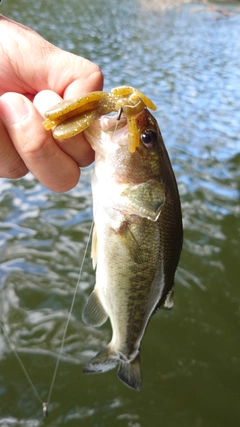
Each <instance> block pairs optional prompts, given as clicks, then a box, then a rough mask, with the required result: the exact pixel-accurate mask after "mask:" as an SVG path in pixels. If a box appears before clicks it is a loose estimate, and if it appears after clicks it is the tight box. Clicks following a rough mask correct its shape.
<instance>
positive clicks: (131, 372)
mask: <svg viewBox="0 0 240 427" xmlns="http://www.w3.org/2000/svg"><path fill="white" fill-rule="evenodd" d="M118 378H119V379H120V380H121V381H123V382H124V383H125V384H127V385H128V386H129V387H132V388H134V389H135V390H137V391H139V390H140V389H141V386H142V378H141V365H140V353H138V354H137V356H136V357H135V359H134V360H132V361H131V362H127V361H123V360H120V363H119V368H118Z"/></svg>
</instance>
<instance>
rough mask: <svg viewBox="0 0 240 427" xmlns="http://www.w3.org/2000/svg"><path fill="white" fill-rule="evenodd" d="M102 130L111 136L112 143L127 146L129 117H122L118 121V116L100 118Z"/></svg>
mask: <svg viewBox="0 0 240 427" xmlns="http://www.w3.org/2000/svg"><path fill="white" fill-rule="evenodd" d="M99 120H100V126H101V130H102V131H103V132H104V133H105V134H106V135H108V136H109V138H110V139H111V141H112V142H115V143H117V144H118V145H127V135H128V124H127V117H126V116H121V118H120V119H118V116H117V114H115V115H114V116H102V117H100V119H99Z"/></svg>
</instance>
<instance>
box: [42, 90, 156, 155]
mask: <svg viewBox="0 0 240 427" xmlns="http://www.w3.org/2000/svg"><path fill="white" fill-rule="evenodd" d="M146 107H147V108H149V109H151V110H156V106H155V105H154V104H153V102H152V101H151V100H150V99H149V98H148V97H147V96H146V95H144V94H143V93H141V92H139V91H138V90H137V89H134V88H133V87H131V86H119V87H116V88H113V89H112V90H111V92H102V91H96V92H91V93H89V94H87V95H84V96H82V97H80V98H77V99H72V100H67V101H63V102H60V103H59V104H57V105H55V106H54V107H53V108H51V109H50V110H48V111H47V112H46V113H45V117H46V120H45V121H44V122H43V126H44V127H45V129H46V130H49V129H53V136H54V138H57V139H66V138H70V137H72V136H74V135H77V134H78V133H80V132H82V131H83V130H84V129H86V128H87V127H88V126H90V125H91V123H92V122H93V121H94V120H95V119H96V118H97V117H99V116H102V115H105V114H109V113H112V112H117V113H118V114H119V117H120V116H121V114H124V115H125V116H126V117H127V124H128V149H129V151H130V152H131V153H133V152H134V151H135V150H136V148H137V146H138V144H139V131H138V127H137V124H136V120H135V116H136V115H137V114H138V113H140V112H141V111H142V110H143V109H144V108H146Z"/></svg>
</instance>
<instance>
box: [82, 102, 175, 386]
mask: <svg viewBox="0 0 240 427" xmlns="http://www.w3.org/2000/svg"><path fill="white" fill-rule="evenodd" d="M117 119H118V120H116V117H114V116H101V117H100V118H98V119H96V120H95V121H94V122H93V123H92V124H91V125H90V126H89V127H88V128H87V129H86V130H84V134H85V136H86V138H87V139H88V141H89V142H90V144H91V146H92V148H93V149H94V151H95V168H94V172H93V176H92V194H93V220H94V229H93V235H92V254H91V256H92V261H93V267H94V268H96V284H95V286H94V289H93V291H92V293H91V294H90V296H89V297H88V299H87V302H86V304H85V306H84V309H83V313H82V318H83V321H84V322H85V324H87V325H91V326H94V327H99V326H101V325H102V324H104V323H105V322H106V321H107V319H108V318H109V319H110V323H111V327H112V338H111V341H110V343H109V344H108V345H107V347H106V348H103V349H101V350H100V351H99V352H98V353H97V355H96V356H95V357H93V358H92V359H91V360H90V361H88V362H87V363H86V364H85V365H84V367H83V373H101V372H107V371H109V370H111V369H114V368H115V367H116V366H118V371H117V375H118V377H119V379H120V380H121V381H122V382H123V383H125V384H126V385H127V386H129V387H130V388H132V389H135V390H138V391H139V390H140V389H141V386H142V374H141V362H140V345H141V341H142V339H143V336H144V333H145V331H146V327H147V325H148V322H149V320H150V318H151V316H152V315H153V314H154V313H155V312H156V311H157V309H158V308H159V307H161V306H165V307H166V308H171V307H172V305H173V299H172V298H173V288H174V276H175V271H176V268H177V265H178V262H179V258H180V253H181V249H182V242H183V227H182V214H181V204H180V197H179V192H178V187H177V183H176V179H175V175H174V172H173V169H172V166H171V162H170V159H169V156H168V153H167V150H166V147H165V145H164V141H163V138H162V134H161V131H160V129H159V126H158V123H157V120H156V119H155V118H154V116H153V115H152V114H151V113H150V112H149V110H148V109H147V108H144V109H143V110H142V111H141V112H140V113H138V114H136V116H135V123H136V126H137V129H138V138H139V141H138V144H137V146H136V149H135V150H134V151H133V150H132V151H131V150H129V148H128V125H127V118H126V117H125V116H124V115H123V114H119V115H118V117H117Z"/></svg>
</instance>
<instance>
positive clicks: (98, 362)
mask: <svg viewBox="0 0 240 427" xmlns="http://www.w3.org/2000/svg"><path fill="white" fill-rule="evenodd" d="M118 364H119V367H118V378H119V379H120V380H121V381H123V382H124V383H125V384H126V385H128V386H129V387H131V388H134V389H135V390H138V391H139V390H140V389H141V386H142V379H141V366H140V353H139V352H138V354H137V356H136V357H135V359H134V360H132V361H127V360H126V361H125V360H121V359H120V358H119V356H118V355H117V354H116V353H113V352H112V351H111V348H110V347H109V346H108V347H107V348H106V349H104V350H102V351H100V352H99V353H98V354H97V355H96V356H95V357H94V358H93V359H91V360H90V361H89V362H88V363H86V364H85V365H84V367H83V373H84V374H91V373H101V372H107V371H110V370H111V369H114V368H115V367H116V366H117V365H118Z"/></svg>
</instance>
